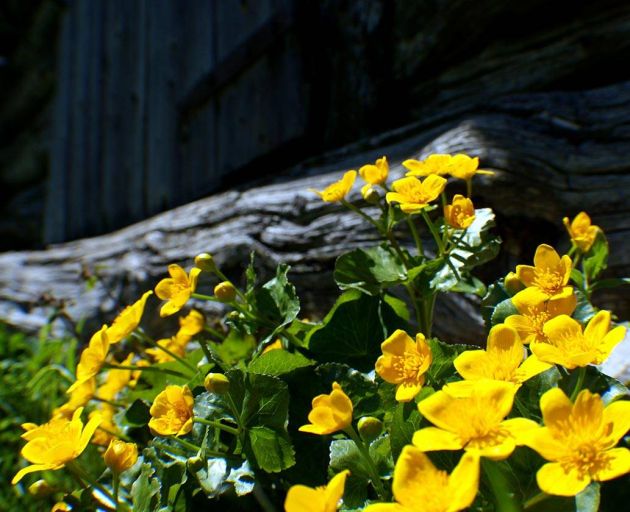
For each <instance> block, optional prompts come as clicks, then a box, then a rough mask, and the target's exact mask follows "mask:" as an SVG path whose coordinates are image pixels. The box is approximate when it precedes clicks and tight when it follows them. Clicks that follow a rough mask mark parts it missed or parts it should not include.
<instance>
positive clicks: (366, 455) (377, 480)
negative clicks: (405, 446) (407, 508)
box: [344, 425, 388, 501]
mask: <svg viewBox="0 0 630 512" xmlns="http://www.w3.org/2000/svg"><path fill="white" fill-rule="evenodd" d="M344 432H345V433H346V434H348V436H349V437H350V439H352V440H353V441H354V444H356V445H357V448H358V449H359V453H360V454H361V456H362V457H363V460H364V461H365V463H366V465H367V467H368V471H369V472H370V479H371V480H372V485H373V486H374V489H375V490H376V494H378V497H379V499H380V500H381V501H388V496H387V493H386V492H385V487H383V481H382V480H381V477H380V476H379V474H378V470H377V469H376V465H375V464H374V459H372V456H371V455H370V450H369V449H368V447H367V446H366V445H365V443H364V442H363V440H362V439H361V438H360V437H359V435H358V434H357V433H356V431H355V430H354V428H353V427H352V425H348V427H347V428H345V429H344Z"/></svg>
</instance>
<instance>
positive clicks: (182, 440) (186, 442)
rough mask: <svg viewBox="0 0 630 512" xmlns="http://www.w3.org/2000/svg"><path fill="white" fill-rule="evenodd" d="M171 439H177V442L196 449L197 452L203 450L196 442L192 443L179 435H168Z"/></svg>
mask: <svg viewBox="0 0 630 512" xmlns="http://www.w3.org/2000/svg"><path fill="white" fill-rule="evenodd" d="M168 438H169V439H172V440H173V441H176V442H177V443H179V444H181V445H182V446H183V447H184V448H187V449H189V450H192V451H195V452H200V451H201V447H200V446H197V445H196V444H193V443H190V442H188V441H186V440H185V439H180V438H179V437H177V436H168Z"/></svg>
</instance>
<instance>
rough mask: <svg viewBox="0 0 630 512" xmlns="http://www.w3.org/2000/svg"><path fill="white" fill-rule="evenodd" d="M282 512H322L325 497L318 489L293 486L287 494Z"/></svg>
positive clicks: (324, 507) (324, 506) (324, 508)
mask: <svg viewBox="0 0 630 512" xmlns="http://www.w3.org/2000/svg"><path fill="white" fill-rule="evenodd" d="M284 510H285V511H286V512H323V511H325V510H326V496H325V494H324V493H323V492H322V490H320V489H312V488H310V487H307V486H305V485H294V486H293V487H291V488H290V489H289V492H287V497H286V499H285V501H284Z"/></svg>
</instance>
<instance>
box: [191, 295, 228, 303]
mask: <svg viewBox="0 0 630 512" xmlns="http://www.w3.org/2000/svg"><path fill="white" fill-rule="evenodd" d="M190 296H191V297H192V298H193V299H200V300H209V301H210V302H221V301H220V300H219V299H217V298H216V297H214V296H212V295H204V294H203V293H193V294H191V295H190Z"/></svg>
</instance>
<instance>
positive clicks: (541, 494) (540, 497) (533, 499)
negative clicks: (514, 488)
mask: <svg viewBox="0 0 630 512" xmlns="http://www.w3.org/2000/svg"><path fill="white" fill-rule="evenodd" d="M548 498H550V496H549V494H545V493H544V492H539V493H538V494H536V495H535V496H532V497H531V498H530V499H528V500H527V501H526V502H525V503H524V504H523V509H524V510H527V509H528V508H532V507H533V506H535V505H538V504H539V503H540V502H542V501H545V500H546V499H548Z"/></svg>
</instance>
